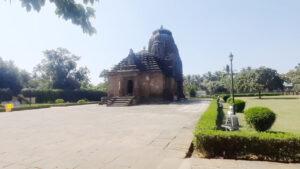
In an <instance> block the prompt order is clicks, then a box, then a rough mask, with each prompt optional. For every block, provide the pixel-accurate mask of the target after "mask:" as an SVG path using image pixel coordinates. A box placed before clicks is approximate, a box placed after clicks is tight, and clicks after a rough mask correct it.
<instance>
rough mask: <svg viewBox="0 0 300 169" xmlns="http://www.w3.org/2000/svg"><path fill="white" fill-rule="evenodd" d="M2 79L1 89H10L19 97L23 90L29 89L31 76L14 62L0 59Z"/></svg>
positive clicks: (0, 81)
mask: <svg viewBox="0 0 300 169" xmlns="http://www.w3.org/2000/svg"><path fill="white" fill-rule="evenodd" d="M0 79H1V80H0V89H10V90H11V91H12V92H13V94H15V95H17V94H19V92H20V91H21V89H22V88H24V87H27V85H28V82H29V81H30V79H31V76H30V74H29V73H28V72H26V71H25V70H20V69H19V68H18V67H16V66H15V65H14V63H13V62H12V61H4V60H3V59H2V58H1V57H0Z"/></svg>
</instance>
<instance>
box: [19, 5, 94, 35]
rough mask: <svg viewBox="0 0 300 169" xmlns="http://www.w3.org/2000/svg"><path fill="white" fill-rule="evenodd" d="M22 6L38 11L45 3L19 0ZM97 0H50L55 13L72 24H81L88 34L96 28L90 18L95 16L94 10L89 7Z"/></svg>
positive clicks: (92, 32) (28, 9)
mask: <svg viewBox="0 0 300 169" xmlns="http://www.w3.org/2000/svg"><path fill="white" fill-rule="evenodd" d="M20 1H21V2H22V6H23V7H25V8H26V10H27V11H30V10H31V9H34V10H36V11H40V10H41V8H42V7H43V6H44V5H45V0H20ZM95 1H98V0H83V3H78V2H77V1H75V0H50V1H49V2H50V3H53V4H54V5H55V6H56V10H55V13H56V15H58V16H59V17H62V18H63V19H65V20H71V21H72V23H73V24H75V25H79V26H81V28H82V30H83V32H84V33H88V34H90V35H92V34H94V33H96V29H95V28H94V27H93V26H92V24H91V21H90V18H93V17H95V11H94V9H93V8H91V7H89V4H93V3H94V2H95Z"/></svg>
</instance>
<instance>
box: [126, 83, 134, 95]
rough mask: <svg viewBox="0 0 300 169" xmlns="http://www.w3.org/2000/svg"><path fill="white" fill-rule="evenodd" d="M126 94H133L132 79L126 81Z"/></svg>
mask: <svg viewBox="0 0 300 169" xmlns="http://www.w3.org/2000/svg"><path fill="white" fill-rule="evenodd" d="M127 95H128V96H132V95H133V81H132V80H128V81H127Z"/></svg>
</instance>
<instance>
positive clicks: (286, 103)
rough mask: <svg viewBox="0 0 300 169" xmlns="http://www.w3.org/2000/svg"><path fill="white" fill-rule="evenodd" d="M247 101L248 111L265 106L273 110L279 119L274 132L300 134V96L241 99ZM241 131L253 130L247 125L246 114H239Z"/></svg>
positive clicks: (273, 129) (273, 128) (274, 126)
mask: <svg viewBox="0 0 300 169" xmlns="http://www.w3.org/2000/svg"><path fill="white" fill-rule="evenodd" d="M240 99H243V100H245V101H246V109H247V108H250V107H254V106H264V107H268V108H270V109H271V110H273V111H274V112H275V113H276V115H277V119H276V121H275V123H274V125H273V127H272V128H271V130H272V131H283V132H293V133H300V96H264V97H262V99H258V98H257V97H241V98H240ZM238 116H239V120H240V124H241V125H242V126H243V127H242V128H241V130H252V129H249V127H248V126H247V125H246V122H245V118H244V114H243V113H238Z"/></svg>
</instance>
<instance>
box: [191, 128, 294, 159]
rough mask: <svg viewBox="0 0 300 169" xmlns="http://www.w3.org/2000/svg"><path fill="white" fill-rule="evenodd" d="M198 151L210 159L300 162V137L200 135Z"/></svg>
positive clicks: (209, 132) (206, 132)
mask: <svg viewBox="0 0 300 169" xmlns="http://www.w3.org/2000/svg"><path fill="white" fill-rule="evenodd" d="M195 140H196V141H195V142H196V143H195V145H196V148H197V149H198V150H199V151H200V152H201V153H202V154H203V155H204V156H205V157H207V158H213V157H223V158H226V159H228V158H229V159H257V160H267V161H278V162H300V157H299V155H298V154H299V153H300V137H299V136H296V135H293V134H288V133H266V132H261V133H256V132H245V131H243V132H241V131H234V132H226V131H220V130H202V131H198V132H196V139H195Z"/></svg>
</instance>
